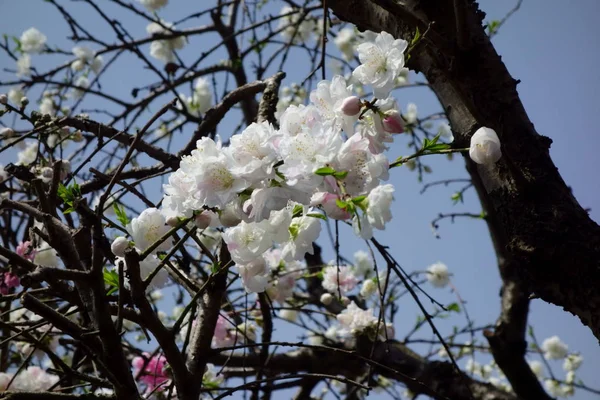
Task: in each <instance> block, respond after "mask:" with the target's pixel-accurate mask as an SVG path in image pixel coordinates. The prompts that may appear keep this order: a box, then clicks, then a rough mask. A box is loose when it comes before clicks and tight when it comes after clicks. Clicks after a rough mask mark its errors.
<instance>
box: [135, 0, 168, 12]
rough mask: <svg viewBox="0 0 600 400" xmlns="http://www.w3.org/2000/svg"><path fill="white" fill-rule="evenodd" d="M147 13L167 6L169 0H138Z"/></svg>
mask: <svg viewBox="0 0 600 400" xmlns="http://www.w3.org/2000/svg"><path fill="white" fill-rule="evenodd" d="M138 1H139V2H140V3H141V4H142V5H143V6H144V7H146V8H147V9H148V11H151V12H152V11H156V10H159V9H161V8H163V7H164V6H166V5H167V3H168V2H169V0H138Z"/></svg>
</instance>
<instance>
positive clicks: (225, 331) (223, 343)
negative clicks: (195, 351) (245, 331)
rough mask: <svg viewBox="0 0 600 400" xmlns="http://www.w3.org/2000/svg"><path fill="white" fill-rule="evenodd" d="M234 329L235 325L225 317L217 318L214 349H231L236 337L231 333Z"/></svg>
mask: <svg viewBox="0 0 600 400" xmlns="http://www.w3.org/2000/svg"><path fill="white" fill-rule="evenodd" d="M231 328H233V325H231V323H230V322H229V321H227V319H226V318H225V317H223V316H222V315H219V318H217V324H216V325H215V333H214V335H213V346H214V347H229V346H233V344H234V341H235V340H234V339H235V338H234V337H233V335H232V334H231V332H230V331H229V330H230V329H231Z"/></svg>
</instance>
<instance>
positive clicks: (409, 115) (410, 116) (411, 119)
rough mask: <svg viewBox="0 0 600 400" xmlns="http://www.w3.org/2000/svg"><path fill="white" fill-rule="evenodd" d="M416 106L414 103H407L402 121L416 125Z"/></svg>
mask: <svg viewBox="0 0 600 400" xmlns="http://www.w3.org/2000/svg"><path fill="white" fill-rule="evenodd" d="M417 114H418V111H417V105H416V104H415V103H408V105H407V106H406V112H405V113H404V120H405V121H406V123H407V124H409V125H414V124H416V123H417V118H418V117H417Z"/></svg>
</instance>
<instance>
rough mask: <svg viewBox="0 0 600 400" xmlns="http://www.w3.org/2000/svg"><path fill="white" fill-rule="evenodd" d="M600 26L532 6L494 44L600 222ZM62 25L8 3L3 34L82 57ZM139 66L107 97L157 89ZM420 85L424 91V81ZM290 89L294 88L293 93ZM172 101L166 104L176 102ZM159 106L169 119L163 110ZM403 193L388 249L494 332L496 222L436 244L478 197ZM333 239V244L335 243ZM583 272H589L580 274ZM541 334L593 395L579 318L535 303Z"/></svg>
mask: <svg viewBox="0 0 600 400" xmlns="http://www.w3.org/2000/svg"><path fill="white" fill-rule="evenodd" d="M105 2H106V0H101V1H100V2H99V4H103V3H105ZM62 3H63V4H65V5H67V6H68V7H71V6H72V7H73V10H74V12H75V13H76V15H78V16H79V17H80V18H81V20H82V21H85V24H86V27H88V28H89V29H90V30H92V31H94V32H99V33H101V32H104V30H105V26H104V25H103V24H102V23H100V22H99V21H98V20H97V19H92V18H90V15H89V14H86V13H83V12H79V11H77V10H78V8H81V6H80V5H78V4H77V3H71V2H65V1H63V2H62ZM106 3H108V2H106ZM200 3H201V2H198V3H196V4H200ZM189 4H190V2H187V1H186V2H184V1H183V0H170V5H169V7H168V8H167V9H166V10H165V12H164V13H161V16H163V18H164V19H165V20H167V21H169V20H174V19H178V18H181V17H183V16H185V15H187V13H189ZM480 4H481V8H482V9H483V10H484V11H486V12H487V13H488V18H487V20H492V19H500V18H502V17H503V16H504V15H505V13H506V12H507V11H508V10H509V9H510V8H512V7H513V5H514V4H515V1H513V0H481V1H480ZM276 8H277V7H275V8H274V9H276ZM111 9H114V8H111ZM127 15H129V14H127ZM599 17H600V2H599V1H598V0H578V1H569V2H567V1H559V0H525V1H524V3H523V5H522V7H521V10H520V11H519V12H517V13H516V14H515V15H514V16H513V17H512V18H511V19H510V20H509V21H508V22H507V23H506V24H505V25H504V26H503V27H502V29H501V31H500V33H499V34H498V35H497V36H496V37H495V38H494V43H495V45H496V48H497V50H498V52H499V53H500V54H501V55H502V56H503V60H504V61H505V63H506V64H507V66H508V69H509V71H510V72H511V73H512V75H513V77H515V78H517V79H520V80H521V81H522V82H521V84H520V85H519V94H520V96H521V99H522V101H523V103H524V104H525V107H526V110H527V112H528V113H529V116H530V119H531V120H532V121H533V123H534V124H535V127H536V129H537V130H538V132H539V133H541V134H543V135H546V136H548V137H550V138H551V139H552V140H553V141H554V143H553V145H552V148H551V155H552V157H553V159H554V162H555V164H556V165H557V166H558V168H559V170H560V172H561V174H562V176H563V177H564V179H565V181H566V182H567V183H568V184H569V185H570V186H571V187H572V188H573V192H574V194H575V196H576V198H577V199H578V200H579V201H580V203H581V204H582V205H583V206H584V207H589V208H591V216H592V218H593V219H594V220H596V221H599V220H600V204H599V201H598V195H599V193H600V184H599V183H598V177H597V171H599V170H600V157H598V156H597V152H598V150H597V149H598V148H600V139H599V135H598V124H597V121H596V117H597V115H600V103H599V102H598V93H600V75H599V74H598V65H600V52H599V51H598V49H599V48H598V38H599V37H600V26H599V25H598V18H599ZM59 18H60V17H59V16H58V14H57V12H56V10H55V9H54V8H53V7H52V6H50V5H48V4H45V3H43V2H41V1H35V0H21V1H16V0H0V31H1V33H8V34H11V35H17V36H19V35H20V33H21V32H22V31H24V30H25V29H27V28H29V27H31V26H35V27H37V28H38V29H39V30H41V31H42V32H44V33H45V34H46V35H47V36H48V43H49V44H60V45H64V46H65V49H66V50H69V49H70V46H67V45H66V44H65V41H64V38H65V36H66V35H67V34H68V31H67V28H66V26H65V24H64V22H63V21H62V20H61V22H60V23H59V24H56V22H55V21H56V20H57V19H59ZM123 22H126V27H127V28H128V29H129V30H130V31H131V32H133V33H134V34H137V35H138V37H140V36H143V35H144V34H145V31H144V27H145V23H143V22H141V21H139V20H137V19H136V20H132V21H129V20H126V21H123ZM194 23H196V24H197V23H198V22H197V21H195V22H194ZM191 45H194V46H196V48H197V52H200V51H202V50H203V49H204V47H205V46H207V42H206V41H196V42H192V43H190V46H191ZM203 46H204V47H203ZM186 50H189V49H186ZM44 57H45V56H34V65H36V62H39V63H41V64H39V65H42V66H43V67H42V70H45V69H46V67H47V66H48V64H47V62H46V61H43V62H42V61H41V60H44ZM56 59H61V60H62V59H64V58H61V57H58V58H56ZM38 60H40V61H38ZM130 60H132V59H130ZM132 65H136V66H138V65H139V63H137V62H136V64H127V63H126V62H123V63H121V65H120V66H119V68H118V69H116V70H115V71H113V72H111V73H109V74H108V75H107V76H106V77H105V79H104V81H103V84H104V88H105V89H106V90H108V91H112V92H113V93H117V94H122V95H123V96H127V98H129V91H130V88H131V87H132V86H133V85H134V84H138V83H143V82H145V80H144V78H147V77H148V75H147V73H146V72H145V71H139V70H137V69H136V68H133V67H132ZM156 65H159V64H158V63H157V64H156ZM296 66H297V67H296ZM4 68H11V69H12V68H14V66H13V63H12V61H10V60H8V59H7V58H6V57H4V56H2V58H0V69H4ZM288 68H289V69H288V70H287V71H286V72H288V74H289V75H290V76H292V77H293V76H298V77H303V76H305V75H306V71H305V70H306V69H307V68H308V67H307V66H306V65H305V64H303V63H302V59H301V58H300V57H298V62H292V63H289V64H288ZM9 77H10V78H11V79H12V77H11V76H10V75H9V74H7V73H5V72H2V71H0V80H6V79H8V78H9ZM250 79H251V77H250ZM300 79H301V78H300ZM411 79H412V80H422V78H421V77H419V76H417V77H415V76H414V75H412V76H411ZM290 82H291V80H290V79H288V80H286V82H285V83H286V84H289V83H290ZM396 97H397V98H398V100H399V102H400V104H406V103H409V102H414V103H416V104H417V105H418V107H419V115H420V116H424V115H427V114H429V113H432V112H438V111H440V110H439V107H438V105H437V103H436V101H435V98H434V97H433V96H432V95H431V93H428V92H427V91H426V90H425V89H406V90H401V91H398V92H396ZM167 100H168V99H166V98H165V100H164V101H167ZM153 107H154V109H157V108H158V107H159V105H154V106H153ZM402 153H404V155H406V154H407V150H406V142H405V141H403V139H402V138H400V139H399V140H397V142H396V143H395V144H394V145H393V147H392V149H391V150H390V157H396V156H398V155H400V154H402ZM11 161H14V155H13V154H6V153H4V154H0V163H2V164H7V163H8V162H11ZM427 162H428V163H429V164H430V165H431V166H432V168H433V171H434V173H433V174H432V175H431V176H430V177H429V178H428V179H429V180H438V179H443V178H458V177H466V173H465V172H464V168H463V161H462V160H461V159H460V157H457V158H455V160H454V161H452V162H448V161H446V160H445V159H443V158H442V157H440V158H432V159H428V160H427ZM426 181H427V179H426ZM391 182H392V183H393V184H394V185H395V187H396V201H395V205H394V220H393V223H392V224H391V225H390V229H388V230H387V231H386V232H385V233H383V234H381V235H379V236H378V237H379V238H380V240H381V242H383V243H384V244H387V245H390V246H391V247H392V250H393V253H394V255H395V256H396V258H397V259H398V260H399V261H400V263H401V264H402V265H403V267H404V268H405V269H407V270H408V271H413V270H423V269H425V268H426V267H427V266H428V265H430V264H431V263H433V262H436V261H438V260H441V261H443V262H444V263H446V264H447V265H448V266H449V268H450V269H451V271H452V272H453V273H454V281H453V282H454V284H455V285H456V287H457V288H458V290H459V291H460V294H461V296H462V297H463V298H464V299H465V300H466V301H467V302H468V303H467V307H468V310H469V313H470V314H471V317H472V318H473V319H474V320H475V321H476V324H480V325H481V324H484V323H493V322H494V321H495V319H496V317H497V315H498V312H499V289H500V280H499V275H498V272H497V268H496V265H495V256H494V253H493V250H492V246H491V243H490V240H489V236H488V233H487V230H486V227H485V225H484V223H483V222H479V221H471V220H457V221H456V222H455V223H454V224H451V223H450V222H449V221H443V222H442V223H441V226H440V230H439V233H440V235H441V239H436V238H434V236H433V235H432V232H431V229H430V226H429V222H430V221H431V220H432V219H433V218H435V216H436V215H437V213H439V212H452V211H471V212H479V211H480V207H479V205H478V203H477V199H476V196H475V194H474V192H469V193H468V194H467V195H466V201H465V204H464V205H457V206H453V205H452V202H451V201H450V195H451V194H452V190H450V189H447V188H443V187H438V188H432V189H430V190H429V191H427V192H426V193H425V194H423V195H421V194H419V191H420V189H421V185H420V184H419V183H418V182H417V180H416V176H415V175H414V174H413V173H410V172H408V171H407V170H404V169H398V170H394V171H393V173H392V179H391ZM156 200H157V199H156ZM323 238H324V239H326V235H324V236H323ZM342 238H343V243H344V244H343V246H342V252H344V253H345V254H346V255H348V256H351V255H352V253H353V251H354V249H355V248H362V249H365V246H364V244H362V243H361V242H360V241H358V240H356V239H355V238H354V237H353V236H352V234H351V233H350V232H346V233H344V234H343V235H342ZM324 243H326V242H324ZM327 255H328V257H331V256H332V252H331V251H330V250H328V253H327ZM573 268H577V266H576V265H574V266H573ZM599 284H600V283H599ZM429 292H430V293H431V294H433V295H435V297H436V298H437V299H438V300H440V301H441V302H442V303H450V302H452V301H455V295H454V294H451V293H450V292H449V291H447V290H442V291H440V290H433V289H432V290H429ZM400 309H401V312H400V314H399V318H398V319H397V320H396V328H397V330H398V331H399V332H400V336H401V333H402V332H404V331H406V329H409V328H410V326H411V324H412V322H413V321H414V319H415V316H416V309H415V307H414V304H412V301H411V300H408V299H405V300H402V301H401V303H400ZM404 318H405V321H403V319H404ZM456 318H457V319H456V320H455V321H454V323H455V324H458V325H459V326H462V325H464V323H463V320H461V318H463V317H462V316H459V317H456ZM404 322H406V323H404ZM530 324H532V325H533V326H534V328H535V330H536V334H537V337H538V338H539V339H543V338H545V337H548V336H551V335H559V336H560V337H561V338H562V339H563V340H564V341H565V342H566V343H567V344H568V345H569V348H570V350H572V351H578V352H581V353H582V354H583V355H584V356H585V361H584V365H583V367H582V368H581V369H580V373H579V376H580V377H581V378H582V379H583V380H584V381H585V382H586V383H587V384H590V385H594V384H595V382H594V379H595V378H597V377H598V372H597V371H598V370H600V349H599V347H598V343H597V340H596V339H595V338H594V337H593V335H592V334H591V333H590V331H589V330H588V329H587V328H585V327H583V326H582V325H581V323H580V322H579V320H578V319H576V318H575V317H573V316H571V315H569V314H567V313H565V312H563V311H562V310H560V309H559V308H557V307H555V306H551V305H548V304H545V303H544V302H542V301H540V300H535V301H533V302H532V309H531V315H530ZM446 325H448V326H446ZM441 326H442V327H443V328H445V329H446V330H447V331H448V332H449V329H450V328H451V326H449V324H444V323H442V324H441ZM289 333H291V331H288V330H287V329H282V330H280V331H279V332H277V335H278V336H279V335H284V334H286V335H287V334H289ZM423 337H427V335H423ZM480 340H481V338H480ZM485 360H486V359H485V358H483V359H482V361H485ZM553 365H554V366H555V367H556V368H555V372H556V373H557V376H558V377H560V378H563V377H564V374H563V373H562V370H561V366H560V364H559V363H556V364H553ZM376 397H377V396H376V395H374V396H373V398H376ZM575 398H576V399H578V400H583V399H593V398H596V396H595V395H591V394H587V393H584V392H582V391H577V394H576V397H575Z"/></svg>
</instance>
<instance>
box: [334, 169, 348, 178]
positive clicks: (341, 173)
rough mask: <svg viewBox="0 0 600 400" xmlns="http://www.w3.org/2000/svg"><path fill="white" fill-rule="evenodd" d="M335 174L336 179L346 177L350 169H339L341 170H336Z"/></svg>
mask: <svg viewBox="0 0 600 400" xmlns="http://www.w3.org/2000/svg"><path fill="white" fill-rule="evenodd" d="M333 176H334V177H335V178H336V179H344V178H345V177H347V176H348V171H339V172H334V173H333Z"/></svg>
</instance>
